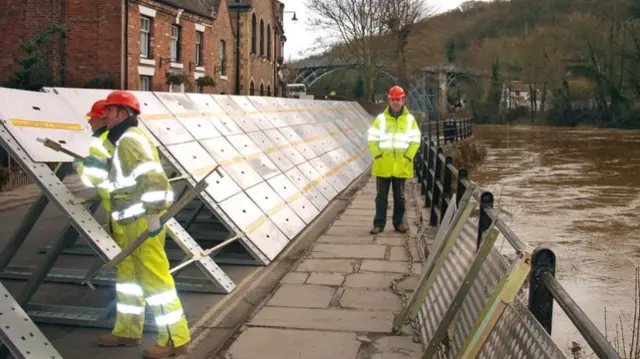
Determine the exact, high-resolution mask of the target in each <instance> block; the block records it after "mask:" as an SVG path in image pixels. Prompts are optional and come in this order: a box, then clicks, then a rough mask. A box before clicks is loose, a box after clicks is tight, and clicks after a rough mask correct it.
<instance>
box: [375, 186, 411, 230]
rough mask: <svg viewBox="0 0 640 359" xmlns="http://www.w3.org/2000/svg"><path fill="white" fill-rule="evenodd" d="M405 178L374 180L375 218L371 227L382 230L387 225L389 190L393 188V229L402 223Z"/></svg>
mask: <svg viewBox="0 0 640 359" xmlns="http://www.w3.org/2000/svg"><path fill="white" fill-rule="evenodd" d="M406 181H407V179H406V178H394V177H390V178H381V177H377V178H376V192H377V194H376V216H375V218H374V219H373V226H374V227H379V228H384V226H385V225H386V224H387V207H388V206H389V200H388V198H389V188H390V187H393V227H394V228H398V227H400V225H401V224H402V223H403V222H404V211H405V198H404V189H405V183H406Z"/></svg>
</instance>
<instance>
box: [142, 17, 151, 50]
mask: <svg viewBox="0 0 640 359" xmlns="http://www.w3.org/2000/svg"><path fill="white" fill-rule="evenodd" d="M140 57H142V58H145V59H148V58H150V57H151V18H148V17H146V16H143V17H141V18H140Z"/></svg>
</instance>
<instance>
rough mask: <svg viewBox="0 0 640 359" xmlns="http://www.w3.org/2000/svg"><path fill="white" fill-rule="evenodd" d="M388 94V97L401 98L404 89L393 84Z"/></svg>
mask: <svg viewBox="0 0 640 359" xmlns="http://www.w3.org/2000/svg"><path fill="white" fill-rule="evenodd" d="M388 96H389V98H403V97H404V96H405V95H404V90H403V89H402V87H400V86H393V87H392V88H391V89H390V90H389V94H388Z"/></svg>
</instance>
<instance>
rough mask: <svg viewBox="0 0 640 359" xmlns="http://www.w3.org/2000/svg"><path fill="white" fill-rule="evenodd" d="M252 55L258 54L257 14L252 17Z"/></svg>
mask: <svg viewBox="0 0 640 359" xmlns="http://www.w3.org/2000/svg"><path fill="white" fill-rule="evenodd" d="M251 53H252V54H255V53H256V14H253V15H251Z"/></svg>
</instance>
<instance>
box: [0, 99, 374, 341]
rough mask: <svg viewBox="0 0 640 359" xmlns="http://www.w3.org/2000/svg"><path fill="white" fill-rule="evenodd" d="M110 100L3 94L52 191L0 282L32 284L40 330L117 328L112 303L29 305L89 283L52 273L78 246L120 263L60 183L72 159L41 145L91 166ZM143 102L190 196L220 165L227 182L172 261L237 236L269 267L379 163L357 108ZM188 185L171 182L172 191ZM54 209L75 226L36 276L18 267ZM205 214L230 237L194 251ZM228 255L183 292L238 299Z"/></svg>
mask: <svg viewBox="0 0 640 359" xmlns="http://www.w3.org/2000/svg"><path fill="white" fill-rule="evenodd" d="M108 93H109V91H106V90H89V89H69V88H47V89H43V92H41V93H34V92H26V91H19V90H9V89H0V94H1V96H2V100H0V117H1V120H2V123H1V124H0V140H1V142H2V146H3V147H5V148H6V149H7V150H8V152H10V153H11V155H12V156H14V158H16V159H17V161H18V163H19V165H20V166H21V167H22V168H23V169H24V170H25V172H27V173H28V174H29V175H30V176H31V177H32V178H33V179H34V180H35V181H36V183H37V184H38V186H39V188H40V189H41V190H42V191H43V192H42V194H41V195H40V197H39V198H38V199H37V200H36V201H35V202H34V204H33V205H32V206H31V208H30V210H29V211H28V213H27V215H25V217H24V219H23V221H22V223H21V224H20V226H19V227H18V229H17V230H16V233H14V234H13V236H12V238H11V239H10V240H9V242H8V245H7V246H5V248H3V250H2V252H0V264H1V266H0V269H2V271H0V278H3V279H19V280H27V284H26V286H25V287H24V288H23V289H22V292H21V293H20V295H19V296H18V298H17V299H18V303H19V304H20V305H21V306H22V307H23V308H24V309H25V311H26V312H27V313H28V314H29V316H30V317H31V318H32V319H33V320H34V321H36V322H45V323H53V324H72V325H77V326H92V327H109V326H110V325H111V324H112V322H113V318H112V316H110V315H111V314H113V309H114V307H115V301H114V300H112V301H111V302H110V303H109V304H108V305H107V307H106V308H88V307H80V306H62V305H54V304H39V303H33V301H32V300H31V299H32V298H33V296H34V294H35V293H36V291H37V290H38V289H39V288H40V286H41V285H42V284H43V283H44V282H58V283H72V284H79V283H81V282H82V280H83V279H84V274H85V272H86V271H83V270H80V269H67V268H57V267H56V268H54V264H55V263H56V261H57V260H58V259H59V258H60V257H61V255H62V254H66V253H73V250H74V247H78V246H81V245H79V244H78V243H75V242H76V240H77V239H78V238H80V237H82V238H84V239H85V240H86V241H87V242H88V244H89V246H88V247H84V248H80V249H79V250H78V252H76V254H97V255H98V257H99V258H98V260H99V261H109V260H111V259H113V258H114V257H115V256H116V255H117V254H118V253H119V252H120V249H119V248H118V246H117V245H116V244H115V242H114V241H113V240H112V239H111V237H110V236H109V234H108V233H107V232H106V231H105V230H104V229H103V228H102V226H101V225H100V223H99V221H98V220H96V219H95V218H94V216H93V215H92V214H93V212H95V211H96V210H97V209H98V207H99V203H98V201H93V202H91V201H82V199H81V198H78V197H76V196H75V195H74V194H72V193H71V191H69V189H68V188H67V187H66V186H65V185H64V184H63V183H62V178H64V176H65V175H66V174H68V173H69V172H70V162H71V157H70V156H67V155H64V154H61V153H57V152H55V151H52V150H50V149H47V148H44V146H42V144H41V143H37V142H36V138H38V137H48V138H51V139H52V140H54V141H57V142H59V143H61V144H62V145H63V146H65V147H66V148H69V149H70V150H72V151H74V152H77V153H79V154H81V155H86V154H87V152H88V144H89V141H90V140H91V138H90V130H89V128H88V124H87V122H86V119H85V118H84V113H85V112H86V111H87V108H89V107H90V106H91V104H92V103H93V102H94V101H96V100H98V99H100V98H105V97H106V95H107V94H108ZM134 93H135V95H136V96H137V97H138V98H139V101H140V103H141V106H142V114H141V116H140V119H141V124H140V125H141V127H142V128H143V129H144V130H145V131H146V132H147V133H148V134H149V135H150V138H151V139H152V140H153V141H154V143H155V145H156V146H157V148H158V150H159V153H160V155H161V157H162V160H163V163H164V165H165V167H170V168H171V169H173V170H174V171H175V175H177V176H178V178H180V177H184V178H183V179H184V181H183V182H186V186H185V188H184V189H183V193H184V191H186V190H187V189H188V187H193V186H194V185H195V184H196V183H197V181H198V180H200V179H201V178H202V177H204V175H206V174H207V173H208V172H209V171H210V170H211V169H213V167H215V166H216V165H220V166H221V172H222V173H223V177H220V176H218V174H215V173H214V174H212V175H211V176H209V178H208V179H207V182H208V184H209V186H208V187H207V189H206V191H205V192H202V193H200V195H199V200H200V204H199V208H197V209H196V207H197V205H196V207H194V208H193V212H194V214H193V215H190V219H189V220H188V222H189V223H187V224H186V225H185V224H184V223H183V224H182V225H181V224H180V223H179V222H178V220H172V221H171V222H170V223H168V229H169V231H168V234H169V235H170V237H172V238H173V239H174V242H175V243H176V244H177V246H178V247H179V249H180V250H179V252H181V254H180V253H177V252H176V251H175V248H170V242H171V241H167V252H168V254H169V258H170V259H172V260H180V259H182V260H188V259H189V258H193V257H196V256H198V255H199V254H200V253H201V252H202V251H203V250H204V249H207V248H210V247H213V245H212V243H219V242H222V241H223V240H224V238H219V235H220V233H223V234H226V235H229V233H231V234H240V235H241V236H240V239H239V240H238V241H239V242H240V244H242V246H238V247H240V248H243V249H246V253H248V255H250V256H251V259H253V261H252V262H250V263H258V264H261V265H266V264H268V263H269V262H270V261H271V260H273V259H274V258H275V257H276V256H277V255H278V254H279V253H280V252H281V251H282V249H283V248H284V247H285V246H286V245H287V244H288V243H289V242H290V241H291V240H292V239H293V238H295V237H296V236H297V235H298V234H299V233H300V232H301V231H303V230H304V229H305V228H306V227H307V226H308V224H309V223H311V222H312V221H313V220H314V219H315V218H316V217H317V216H318V214H319V213H320V212H321V211H323V210H324V208H325V207H326V206H327V205H328V204H329V202H331V201H332V200H333V199H334V198H335V197H336V196H337V195H338V194H339V193H341V192H342V191H343V190H344V189H345V188H346V187H347V186H348V185H350V183H352V182H353V181H354V180H355V179H356V178H357V177H358V176H360V175H361V174H362V173H363V172H364V171H365V170H366V169H367V168H368V167H369V166H370V164H371V162H372V158H371V155H370V154H369V153H368V151H367V143H366V129H367V128H368V126H369V124H370V121H371V119H370V116H369V115H368V114H367V113H366V112H365V111H364V109H362V107H361V106H360V105H358V104H357V103H350V102H337V101H312V100H297V99H282V98H261V97H241V96H220V95H213V96H212V95H205V94H176V93H150V92H134ZM56 163H57V164H58V165H57V166H55V168H54V169H52V168H53V166H51V165H52V164H56ZM178 184H179V183H178V182H172V185H173V187H174V191H177V188H176V187H177V186H178ZM49 202H52V203H54V204H56V205H57V206H58V207H60V208H61V209H62V212H63V213H64V214H65V215H67V216H68V217H69V220H70V223H69V225H67V227H66V228H65V230H64V231H63V232H62V233H61V235H60V236H59V238H58V239H57V240H55V241H54V242H53V244H52V245H50V246H48V247H47V248H46V250H45V252H46V259H45V260H44V263H40V264H39V266H38V267H36V268H32V267H27V266H19V265H11V264H10V262H11V261H12V259H13V258H14V257H15V255H16V253H17V252H18V250H19V249H20V247H21V246H22V244H23V243H24V241H25V239H26V238H27V236H28V235H29V233H30V232H31V229H32V227H33V226H34V225H35V224H36V222H37V221H38V219H39V218H40V216H41V215H42V213H43V212H44V209H45V207H46V206H47V204H48V203H49ZM86 205H88V206H86ZM87 207H88V208H87ZM204 207H206V208H207V209H208V210H209V211H210V212H211V217H215V218H216V220H217V221H218V222H219V223H221V224H222V225H223V226H224V228H223V231H222V232H221V231H220V230H219V229H217V230H214V231H209V230H205V231H203V232H202V233H200V235H202V236H203V237H208V238H203V237H199V238H198V239H197V240H195V239H194V237H192V236H191V235H190V233H191V231H188V227H189V225H190V224H191V223H193V222H197V221H199V220H200V218H201V217H202V215H201V211H202V210H203V208H204ZM216 231H217V232H216ZM203 239H209V240H208V241H207V240H203ZM76 249H77V248H76ZM172 250H174V252H171V253H172V254H170V251H172ZM218 253H219V252H218ZM218 253H213V254H212V255H211V256H207V257H204V258H202V259H199V260H198V261H197V262H196V263H197V265H198V267H200V270H201V271H202V272H204V273H205V277H206V278H205V279H203V278H200V277H198V278H192V277H186V276H179V277H178V276H176V287H177V289H178V290H179V291H195V292H208V293H228V292H230V291H231V290H233V288H234V286H235V284H234V283H233V281H231V279H229V277H228V276H227V274H225V272H224V271H222V270H221V269H220V267H218V265H217V264H216V262H219V261H218V257H217V254H218ZM212 257H213V259H212ZM230 262H231V260H230ZM247 262H249V261H247V260H246V259H245V260H244V262H243V261H239V263H247ZM92 282H93V283H94V284H96V285H102V286H111V285H113V283H114V282H115V275H114V273H113V272H107V271H105V273H103V274H102V275H100V276H98V277H97V278H95V279H94V280H93V281H92ZM205 282H206V283H205ZM212 284H213V285H212ZM148 324H149V325H145V330H155V329H156V327H155V325H153V323H151V322H150V323H148Z"/></svg>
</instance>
